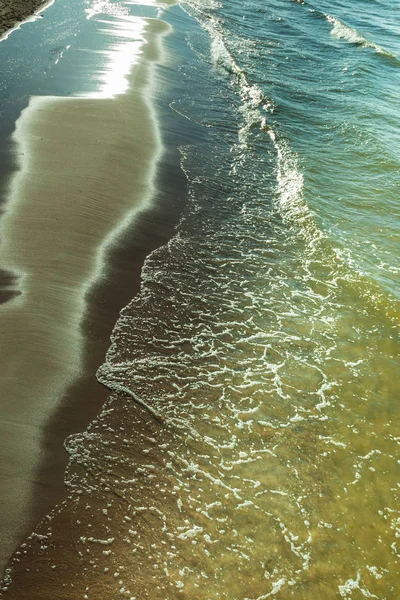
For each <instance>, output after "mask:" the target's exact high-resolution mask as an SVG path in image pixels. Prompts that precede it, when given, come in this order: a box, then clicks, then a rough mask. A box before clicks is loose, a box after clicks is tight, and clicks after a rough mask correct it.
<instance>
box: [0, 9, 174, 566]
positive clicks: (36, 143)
mask: <svg viewBox="0 0 400 600" xmlns="http://www.w3.org/2000/svg"><path fill="white" fill-rule="evenodd" d="M124 23H125V20H124V21H122V22H121V23H120V27H123V25H124ZM141 31H142V32H144V33H143V37H142V40H143V43H142V47H141V56H142V59H141V61H140V62H139V63H138V64H137V65H136V66H135V68H134V69H133V70H132V73H131V74H130V75H128V76H127V88H129V92H128V91H127V93H126V94H124V95H119V96H117V97H114V98H109V99H105V98H103V99H102V100H99V99H93V98H51V97H46V98H33V99H32V100H31V102H30V105H29V107H28V108H27V109H26V110H25V111H24V113H23V114H22V116H21V117H20V119H19V121H18V123H17V129H16V133H15V136H14V139H15V143H16V147H17V149H18V151H19V154H20V157H21V158H20V163H21V164H20V170H19V172H18V173H17V175H16V176H15V178H14V180H13V182H12V185H11V188H10V192H9V201H8V204H7V206H6V214H5V215H4V216H3V218H2V219H1V239H2V245H1V255H0V256H1V264H2V267H3V268H5V269H7V270H11V271H13V272H15V273H18V274H19V276H20V277H19V282H18V290H19V291H20V292H22V293H21V295H20V296H18V297H16V298H15V299H14V300H13V301H10V302H9V303H7V304H5V305H2V307H1V310H0V331H1V333H0V338H1V347H2V348H7V355H6V356H5V357H3V360H2V362H1V367H0V387H1V389H2V397H1V408H2V413H3V414H7V415H8V422H7V423H4V422H3V423H2V425H1V429H2V431H1V435H0V439H1V440H2V441H1V443H2V454H3V456H5V457H6V458H5V460H4V465H5V468H7V465H10V464H13V465H15V469H16V471H17V472H18V479H17V480H16V482H15V484H14V485H13V486H11V485H10V489H9V491H10V496H9V497H7V498H6V502H5V503H3V511H2V517H1V519H2V521H3V522H2V527H1V529H2V531H3V532H5V534H6V533H7V535H4V537H3V540H4V545H3V548H2V556H1V559H2V561H3V562H4V560H5V559H6V558H7V556H8V555H9V554H10V552H11V550H12V549H13V546H14V544H15V540H16V539H18V537H19V535H20V534H21V530H22V529H23V515H24V513H25V511H26V507H27V504H28V503H29V496H30V494H31V491H32V483H31V481H32V479H34V472H35V469H36V467H37V465H38V461H39V459H40V444H41V436H42V428H43V425H44V423H45V422H46V420H47V419H48V417H49V415H50V414H51V413H52V411H53V410H54V409H55V407H56V406H57V405H58V403H59V401H60V397H61V395H62V393H63V392H64V391H65V389H66V387H67V386H68V384H70V383H71V381H72V380H73V379H74V378H76V377H77V376H78V375H79V370H80V359H81V352H82V344H83V338H82V332H81V329H80V323H81V319H82V317H83V315H84V313H85V306H86V304H85V297H86V294H87V291H88V290H89V288H90V286H91V285H92V283H93V282H94V281H95V280H96V279H97V278H98V277H99V276H100V275H101V272H102V268H103V264H104V261H105V255H106V252H107V248H108V247H109V245H110V244H111V243H113V241H114V240H115V238H116V237H117V236H118V235H119V234H120V232H121V230H123V229H124V228H125V227H126V226H127V225H128V224H129V223H131V222H132V219H133V218H134V217H135V215H136V214H137V212H138V211H139V210H140V209H141V208H143V207H145V206H147V205H148V204H149V202H150V201H151V198H152V196H153V193H154V175H155V168H156V164H157V162H158V159H159V157H160V153H161V149H162V148H161V141H160V136H159V132H158V128H157V123H156V120H155V116H154V113H153V110H152V108H151V106H150V104H149V103H148V101H147V98H148V97H149V95H150V89H151V86H152V65H153V64H154V62H155V61H158V60H160V57H161V49H160V41H159V38H160V37H161V36H162V35H165V34H166V33H167V32H168V31H169V28H168V26H166V25H165V23H162V22H161V21H153V20H142V23H141ZM134 35H136V29H135V33H134ZM126 36H127V37H128V36H129V30H128V32H127V34H126ZM152 36H154V37H155V41H154V42H149V41H147V40H148V38H150V39H151V37H152ZM135 43H136V40H135ZM125 49H128V51H129V49H130V47H129V44H128V45H127V46H125ZM130 61H131V63H130V64H132V57H130ZM133 82H134V86H133Z"/></svg>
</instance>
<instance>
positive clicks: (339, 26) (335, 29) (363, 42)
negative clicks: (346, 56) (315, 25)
mask: <svg viewBox="0 0 400 600" xmlns="http://www.w3.org/2000/svg"><path fill="white" fill-rule="evenodd" d="M326 19H327V21H328V22H329V23H330V24H331V25H332V30H331V35H333V36H335V37H336V38H338V39H340V40H345V41H346V42H349V43H350V44H356V45H357V46H361V47H362V48H371V49H372V50H375V52H377V53H378V54H383V55H384V56H388V57H391V58H396V57H395V56H394V55H393V54H391V53H390V52H388V51H387V50H385V49H384V48H382V47H381V46H379V45H378V44H375V43H374V42H371V41H370V40H368V39H367V38H366V37H365V36H364V35H362V33H360V32H359V31H357V30H356V29H354V28H353V27H350V26H349V25H346V23H343V21H340V20H339V19H336V18H335V17H332V16H331V15H326Z"/></svg>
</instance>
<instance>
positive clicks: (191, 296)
mask: <svg viewBox="0 0 400 600" xmlns="http://www.w3.org/2000/svg"><path fill="white" fill-rule="evenodd" d="M363 5H364V3H360V6H359V5H357V6H358V7H359V8H358V9H357V10H356V9H354V10H353V12H352V13H351V14H348V11H346V9H345V7H344V6H342V4H341V3H339V2H335V3H334V5H332V3H330V5H329V9H328V7H326V11H325V12H324V6H323V5H322V4H319V5H318V9H317V8H316V7H314V6H313V5H311V4H310V3H308V4H307V3H298V2H291V3H287V2H283V1H281V0H271V1H269V2H268V3H267V4H266V5H265V3H264V4H263V5H262V6H261V4H260V3H259V2H258V1H255V0H249V2H246V3H244V4H243V3H240V4H239V3H238V2H229V4H228V3H225V2H218V3H217V2H208V3H206V2H205V1H204V2H202V1H199V2H196V3H194V2H193V3H191V5H190V6H189V5H188V4H183V5H182V7H173V8H172V9H171V10H169V11H168V12H166V13H165V14H164V15H163V18H164V19H165V20H166V21H167V22H169V23H170V24H171V25H172V26H173V27H174V31H175V33H174V35H173V36H171V37H170V38H168V40H166V42H165V43H166V46H167V48H168V52H169V60H170V61H171V63H169V64H174V65H176V69H177V70H176V72H175V73H174V72H173V71H172V70H171V71H170V72H169V73H170V76H171V80H172V81H178V82H183V84H181V87H179V86H178V85H177V86H176V87H175V88H171V89H173V90H174V97H173V98H172V99H171V103H170V107H171V109H172V111H173V112H174V114H175V115H176V117H175V118H176V124H177V127H179V128H181V129H182V131H183V132H184V131H185V123H187V126H188V127H190V129H187V130H186V131H187V142H186V143H183V144H182V145H181V147H180V152H181V161H182V162H181V166H182V170H183V171H184V173H185V175H186V177H187V181H188V186H189V200H188V206H187V208H186V210H185V211H184V213H183V215H182V218H181V221H180V223H179V226H178V228H177V232H176V235H175V236H174V237H173V238H172V239H171V240H170V242H169V243H168V244H167V245H166V246H164V247H163V248H161V249H159V250H157V251H155V252H153V254H152V255H151V256H150V257H149V258H148V259H147V261H146V263H145V267H144V269H143V272H142V279H143V283H142V290H141V293H140V294H139V295H138V296H137V297H136V298H135V299H134V300H133V301H132V303H131V304H130V305H129V306H128V307H126V308H125V309H124V310H123V311H122V314H121V318H120V320H119V322H118V323H117V325H116V328H115V330H114V334H113V345H112V347H111V349H110V351H109V353H108V355H107V360H106V362H105V364H104V365H103V367H102V368H101V369H100V370H99V373H98V378H99V380H100V381H102V382H104V383H106V384H107V385H109V386H111V387H113V388H115V389H116V390H117V389H118V387H120V392H118V391H116V392H115V393H114V394H113V395H112V397H111V399H110V401H109V403H108V404H107V406H106V407H105V408H104V410H103V412H102V414H101V415H100V416H99V418H98V419H97V420H96V421H95V422H94V423H93V424H92V426H91V427H90V428H89V430H88V432H86V433H84V434H78V435H76V436H72V437H70V438H69V439H68V440H67V442H66V447H67V449H68V451H69V452H70V455H71V464H70V469H69V472H68V475H67V481H68V485H69V490H70V497H69V500H68V501H67V503H66V505H64V506H62V507H60V509H59V511H57V513H56V514H55V515H54V520H53V522H52V523H53V524H52V530H53V533H52V536H53V542H54V540H55V541H56V548H55V550H52V549H49V548H48V547H47V542H46V539H45V538H44V539H43V540H40V539H39V540H38V539H36V538H33V540H31V542H30V545H29V550H28V555H30V553H31V552H32V548H33V553H34V555H35V552H36V553H38V554H39V556H44V557H46V558H48V560H50V562H49V566H48V567H43V571H42V573H40V574H39V580H40V582H41V585H42V586H43V588H42V589H44V590H46V589H52V590H53V589H59V588H57V587H56V586H57V582H59V581H61V580H60V575H59V574H58V573H59V572H61V573H62V577H63V579H62V581H63V582H64V583H63V586H64V585H65V588H63V594H64V596H63V597H65V598H75V597H76V594H77V590H78V591H79V593H82V594H85V595H86V597H88V598H97V597H99V594H100V593H101V594H102V597H110V598H111V597H115V596H116V595H117V594H118V595H121V597H128V598H137V599H139V598H140V599H142V598H143V599H144V598H152V599H157V598H160V600H161V599H162V600H167V599H169V598H171V599H172V598H188V599H189V598H190V599H191V600H192V599H199V600H200V599H201V600H202V599H207V600H208V599H210V600H211V599H214V598H226V599H229V600H256V599H257V600H263V599H264V598H269V597H276V598H282V599H286V598H300V599H306V600H310V599H313V598H319V597H320V596H322V595H324V597H326V598H351V599H357V598H363V597H370V598H380V599H382V600H383V599H393V600H394V599H396V598H397V597H398V592H397V587H398V584H397V580H398V571H399V551H400V549H399V545H398V537H399V535H400V513H399V504H398V494H399V459H398V452H397V448H398V444H399V441H400V432H399V429H398V418H397V417H398V409H397V398H398V392H399V386H398V369H399V364H398V356H399V338H398V323H399V316H400V313H399V303H398V293H399V288H398V264H397V255H396V247H397V245H396V243H397V241H396V240H397V237H396V236H398V224H399V222H398V216H399V204H398V197H397V190H398V183H399V176H400V175H399V173H400V170H399V167H400V163H399V157H398V155H397V147H396V144H395V141H396V136H397V131H396V127H395V122H396V118H397V112H396V111H397V110H398V109H397V106H396V103H395V99H394V95H393V93H394V89H395V88H394V86H395V85H396V81H397V78H398V76H399V65H398V58H399V55H400V51H399V49H398V48H397V46H396V44H397V42H396V24H395V23H393V19H392V17H391V11H390V7H389V6H388V5H387V4H386V3H385V2H380V3H379V4H378V3H376V4H375V5H374V6H375V11H374V14H373V17H374V18H373V19H372V16H371V19H369V18H368V15H369V14H370V13H368V12H367V11H366V10H363V8H365V7H364V6H363ZM163 68H164V69H165V70H167V69H168V66H165V67H162V68H161V70H162V69H163ZM376 98H379V101H376ZM161 130H162V126H161ZM182 135H183V134H182ZM123 387H124V388H129V389H131V390H133V391H134V392H135V393H136V394H138V395H139V397H140V398H141V399H143V400H144V401H145V402H146V403H148V404H149V405H150V406H151V407H152V408H153V409H155V410H157V411H158V413H159V414H160V415H161V416H162V418H163V420H164V423H163V425H160V423H158V422H157V421H155V420H154V419H153V418H152V416H151V414H150V413H149V412H148V411H146V410H145V409H143V408H140V407H138V406H137V405H135V403H134V402H132V401H131V399H129V398H128V397H127V395H126V394H125V393H124V392H123V390H122V388H123ZM67 524H68V528H70V529H69V531H70V532H71V539H72V541H71V539H69V538H68V540H66V539H64V538H63V537H62V536H61V534H60V532H63V531H65V529H66V527H67ZM39 533H40V534H44V533H46V535H47V530H46V526H45V525H44V526H42V529H40V530H39ZM49 536H50V533H49ZM66 537H68V536H66ZM50 539H51V537H50ZM63 548H66V549H65V550H63ZM52 564H54V572H53V573H52V571H51V565H52ZM22 565H23V563H22ZM60 570H61V571H60ZM72 572H79V573H80V576H81V580H80V581H76V580H75V579H71V577H70V573H72ZM17 575H18V576H19V577H21V578H22V580H23V581H27V582H28V583H29V581H30V580H29V576H27V575H26V573H23V566H22V567H21V569H19V567H17ZM32 577H36V578H37V577H38V576H36V575H35V576H32ZM16 581H18V579H16ZM35 581H36V579H35ZM46 586H47V587H46ZM13 589H14V592H12V590H13ZM67 590H68V591H67ZM17 591H18V590H16V588H12V587H11V588H10V593H11V597H15V598H17V597H18V596H17ZM13 593H14V594H15V595H14V596H12V594H13Z"/></svg>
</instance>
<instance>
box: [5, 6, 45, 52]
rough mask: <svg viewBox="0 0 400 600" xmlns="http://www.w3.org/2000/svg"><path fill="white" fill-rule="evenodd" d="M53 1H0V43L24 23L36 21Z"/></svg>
mask: <svg viewBox="0 0 400 600" xmlns="http://www.w3.org/2000/svg"><path fill="white" fill-rule="evenodd" d="M54 1H55V0H48V1H47V2H43V0H40V1H38V0H27V1H26V0H18V1H17V2H12V3H9V2H4V0H0V42H2V41H3V40H6V39H7V38H8V36H9V35H11V33H12V32H13V31H15V30H16V29H18V28H19V27H20V26H21V25H23V24H24V23H27V22H29V21H32V20H34V19H37V18H38V17H40V16H41V13H42V12H43V11H45V10H46V9H47V8H48V7H49V6H51V5H52V4H53V2H54Z"/></svg>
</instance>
